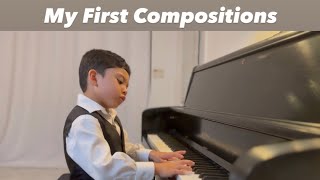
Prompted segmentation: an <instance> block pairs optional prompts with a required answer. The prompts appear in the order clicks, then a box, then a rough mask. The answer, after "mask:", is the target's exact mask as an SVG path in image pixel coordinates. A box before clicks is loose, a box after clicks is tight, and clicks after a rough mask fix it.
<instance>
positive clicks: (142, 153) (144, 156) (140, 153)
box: [136, 149, 152, 161]
mask: <svg viewBox="0 0 320 180" xmlns="http://www.w3.org/2000/svg"><path fill="white" fill-rule="evenodd" d="M151 151H152V150H151V149H140V150H137V151H136V154H137V159H138V160H140V161H149V154H150V152H151Z"/></svg>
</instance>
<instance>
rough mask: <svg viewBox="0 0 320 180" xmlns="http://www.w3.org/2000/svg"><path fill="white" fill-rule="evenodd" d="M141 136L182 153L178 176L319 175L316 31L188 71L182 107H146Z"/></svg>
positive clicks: (269, 179) (269, 178)
mask: <svg viewBox="0 0 320 180" xmlns="http://www.w3.org/2000/svg"><path fill="white" fill-rule="evenodd" d="M142 141H143V142H144V143H145V144H147V145H148V146H149V147H150V148H153V149H156V150H160V151H175V150H183V149H184V150H187V154H186V155H185V158H186V159H190V160H193V161H195V166H194V167H193V172H194V174H191V175H183V176H178V177H176V178H177V179H212V180H215V179H217V180H222V179H225V180H227V179H230V180H316V179H317V180H318V179H320V33H319V32H287V33H281V34H280V35H277V36H274V37H271V38H269V39H267V40H264V41H262V42H259V43H256V44H254V45H251V46H248V47H246V48H243V49H241V50H238V51H236V52H234V53H231V54H229V55H226V56H224V57H221V58H218V59H216V60H214V61H211V62H209V63H206V64H203V65H199V66H196V67H195V68H194V69H193V72H192V75H191V78H190V82H189V86H188V91H187V95H186V98H185V102H184V105H183V106H181V107H180V106H177V107H159V108H150V109H146V110H145V111H144V112H143V114H142Z"/></svg>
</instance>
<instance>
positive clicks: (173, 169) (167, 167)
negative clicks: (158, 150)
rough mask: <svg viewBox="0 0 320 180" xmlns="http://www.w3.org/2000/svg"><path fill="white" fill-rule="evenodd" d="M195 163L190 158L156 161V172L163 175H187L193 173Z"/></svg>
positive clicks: (163, 176)
mask: <svg viewBox="0 0 320 180" xmlns="http://www.w3.org/2000/svg"><path fill="white" fill-rule="evenodd" d="M193 165H194V162H193V161H190V160H176V161H166V162H162V163H154V167H155V174H156V175H158V176H160V177H162V178H166V177H173V176H175V175H185V174H190V173H192V168H191V166H193Z"/></svg>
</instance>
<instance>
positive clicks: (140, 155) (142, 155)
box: [123, 129, 151, 161]
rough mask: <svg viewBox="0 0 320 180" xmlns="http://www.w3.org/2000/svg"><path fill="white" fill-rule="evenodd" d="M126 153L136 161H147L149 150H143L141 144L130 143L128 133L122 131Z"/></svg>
mask: <svg viewBox="0 0 320 180" xmlns="http://www.w3.org/2000/svg"><path fill="white" fill-rule="evenodd" d="M123 133H124V140H125V149H126V153H127V154H128V155H129V156H130V157H132V158H133V159H134V160H136V161H149V154H150V152H151V149H145V148H144V147H143V146H142V144H134V143H132V142H130V140H129V137H128V133H127V131H125V130H124V129H123Z"/></svg>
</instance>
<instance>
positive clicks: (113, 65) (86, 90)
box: [63, 49, 194, 180]
mask: <svg viewBox="0 0 320 180" xmlns="http://www.w3.org/2000/svg"><path fill="white" fill-rule="evenodd" d="M129 76H130V68H129V66H128V64H127V63H126V62H125V60H124V59H123V58H122V57H120V56H119V55H117V54H115V53H113V52H110V51H106V50H100V49H93V50H90V51H88V52H87V53H85V54H84V55H83V57H82V60H81V63H80V67H79V81H80V86H81V89H82V91H83V95H82V94H80V95H78V101H77V106H75V107H74V108H73V110H72V111H71V112H70V114H69V115H68V117H67V120H66V123H65V127H64V132H63V137H64V152H65V158H66V161H67V164H68V168H69V170H70V174H71V176H70V179H81V180H82V179H83V180H84V179H96V180H100V179H101V180H106V179H153V177H154V175H159V176H160V177H172V176H174V175H177V174H188V173H190V172H191V170H192V169H191V166H192V165H193V164H194V163H193V162H192V161H189V160H181V159H183V154H185V151H176V152H171V153H164V152H157V151H152V150H146V149H143V148H142V147H141V146H140V145H136V144H131V143H130V142H128V137H127V133H126V132H125V131H124V130H123V129H122V126H121V123H120V120H119V118H118V117H117V114H116V111H115V110H114V109H115V108H117V107H118V106H119V105H120V104H121V103H122V102H123V101H124V100H125V98H126V94H127V88H128V85H129ZM132 158H133V159H135V160H137V161H148V160H149V159H150V160H152V161H153V162H135V161H134V160H133V159H132ZM172 159H175V160H174V161H170V160H172Z"/></svg>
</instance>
